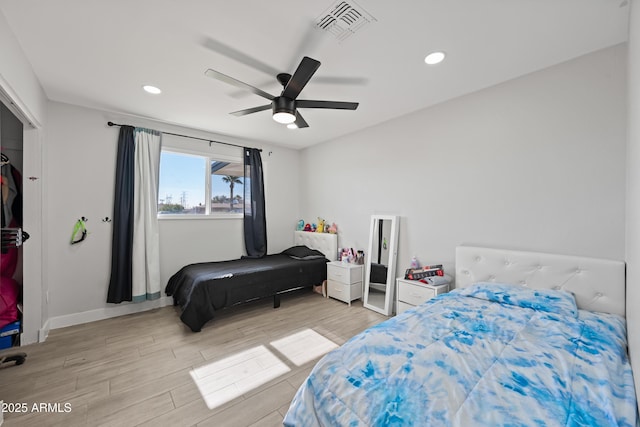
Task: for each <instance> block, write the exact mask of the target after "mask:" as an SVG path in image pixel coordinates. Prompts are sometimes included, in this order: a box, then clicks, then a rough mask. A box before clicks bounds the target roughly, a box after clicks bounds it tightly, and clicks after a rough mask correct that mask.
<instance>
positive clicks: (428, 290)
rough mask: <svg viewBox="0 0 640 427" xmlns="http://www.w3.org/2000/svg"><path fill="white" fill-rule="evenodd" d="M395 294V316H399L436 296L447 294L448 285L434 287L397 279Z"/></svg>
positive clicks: (415, 281) (414, 281)
mask: <svg viewBox="0 0 640 427" xmlns="http://www.w3.org/2000/svg"><path fill="white" fill-rule="evenodd" d="M396 283H397V286H398V289H397V292H396V295H397V301H396V314H400V313H402V312H404V311H406V310H409V309H410V308H413V307H415V306H417V305H420V304H422V303H424V302H426V301H427V300H429V299H431V298H433V297H435V296H436V295H440V294H444V293H445V292H449V286H450V284H449V283H446V284H443V285H439V286H434V285H429V284H426V283H422V282H419V281H417V280H408V279H402V278H398V279H397V280H396Z"/></svg>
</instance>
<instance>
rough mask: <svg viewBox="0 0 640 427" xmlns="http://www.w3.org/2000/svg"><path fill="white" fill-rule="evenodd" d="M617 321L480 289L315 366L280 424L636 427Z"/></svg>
mask: <svg viewBox="0 0 640 427" xmlns="http://www.w3.org/2000/svg"><path fill="white" fill-rule="evenodd" d="M636 408H637V406H636V396H635V391H634V384H633V376H632V372H631V367H630V364H629V361H628V358H627V343H626V326H625V320H624V318H622V317H620V316H617V315H613V314H602V313H593V312H589V311H584V310H578V308H577V306H576V303H575V300H574V298H573V295H572V294H570V293H568V292H563V291H552V290H533V289H528V288H522V287H516V286H511V285H499V284H496V283H490V284H488V283H478V284H475V285H473V286H471V287H468V288H464V289H456V290H454V291H452V292H450V293H447V294H443V295H440V296H438V297H436V298H434V299H432V300H430V301H428V302H427V303H425V304H423V305H421V306H418V307H416V308H414V309H412V310H409V311H406V312H404V313H403V314H401V315H399V316H396V317H394V318H392V319H390V320H388V321H386V322H383V323H381V324H379V325H377V326H374V327H373V328H370V329H368V330H366V331H364V332H362V333H361V334H359V335H357V336H355V337H354V338H352V339H351V340H349V341H348V342H347V343H345V344H344V345H343V346H342V347H340V348H339V349H337V350H335V351H333V352H331V353H329V354H327V355H326V356H325V357H324V358H323V359H321V360H320V361H319V362H318V364H317V365H316V366H315V367H314V369H313V370H312V372H311V374H310V375H309V377H308V378H307V379H306V381H305V382H304V383H303V384H302V386H301V387H300V389H299V390H298V392H297V393H296V395H295V397H294V399H293V401H292V403H291V406H290V408H289V411H288V413H287V415H286V417H285V419H284V424H285V425H287V426H304V427H310V426H636V425H637V409H636Z"/></svg>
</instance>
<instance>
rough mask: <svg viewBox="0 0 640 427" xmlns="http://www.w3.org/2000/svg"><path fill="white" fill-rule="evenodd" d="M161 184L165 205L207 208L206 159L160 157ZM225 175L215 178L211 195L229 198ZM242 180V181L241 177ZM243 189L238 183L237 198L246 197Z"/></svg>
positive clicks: (160, 195)
mask: <svg viewBox="0 0 640 427" xmlns="http://www.w3.org/2000/svg"><path fill="white" fill-rule="evenodd" d="M160 172H161V173H160V182H159V186H158V201H159V203H164V204H181V205H183V206H184V207H185V208H192V207H194V206H204V204H205V179H206V175H205V174H206V172H207V162H206V159H205V158H203V157H200V156H191V155H188V154H182V153H172V152H168V151H163V152H162V154H161V157H160ZM222 178H223V177H222V176H220V175H213V176H212V177H211V188H212V191H211V194H212V197H215V196H226V197H229V184H228V183H225V182H224V181H222ZM240 179H242V178H240ZM243 191H244V190H243V186H242V185H239V184H236V185H235V189H234V197H235V195H238V194H240V195H242V193H243Z"/></svg>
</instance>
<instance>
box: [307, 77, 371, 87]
mask: <svg viewBox="0 0 640 427" xmlns="http://www.w3.org/2000/svg"><path fill="white" fill-rule="evenodd" d="M313 83H324V84H330V85H351V86H366V85H367V84H368V83H369V79H367V78H366V77H338V76H316V78H314V79H313Z"/></svg>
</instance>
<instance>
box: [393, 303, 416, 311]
mask: <svg viewBox="0 0 640 427" xmlns="http://www.w3.org/2000/svg"><path fill="white" fill-rule="evenodd" d="M414 307H415V306H413V305H411V304H407V303H406V302H402V301H398V306H397V307H396V314H402V313H404V312H405V311H407V310H409V309H410V308H414Z"/></svg>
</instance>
